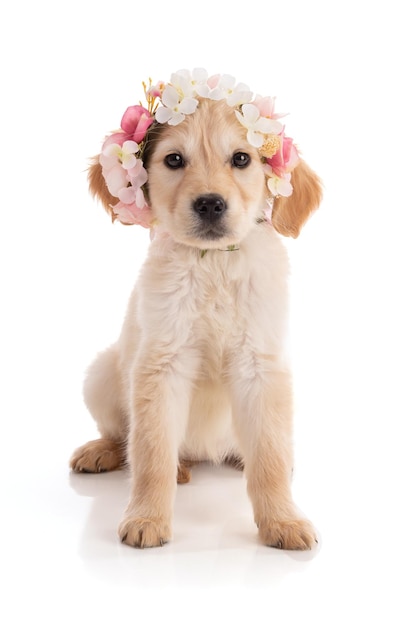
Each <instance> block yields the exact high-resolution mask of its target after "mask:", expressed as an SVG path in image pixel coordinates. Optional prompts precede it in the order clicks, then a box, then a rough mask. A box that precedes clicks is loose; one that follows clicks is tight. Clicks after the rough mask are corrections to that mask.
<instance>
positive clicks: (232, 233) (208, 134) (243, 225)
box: [145, 100, 268, 249]
mask: <svg viewBox="0 0 404 626" xmlns="http://www.w3.org/2000/svg"><path fill="white" fill-rule="evenodd" d="M150 146H151V148H150V150H149V152H148V153H146V155H145V162H146V163H145V164H146V167H147V172H148V177H149V179H148V198H149V203H150V205H151V207H152V210H153V213H154V215H155V216H156V217H157V219H158V222H159V224H161V226H162V227H163V229H164V230H166V231H167V232H168V233H170V235H171V236H172V237H173V238H174V239H176V240H177V241H179V242H181V243H184V244H187V245H191V246H195V247H198V248H201V249H207V248H221V247H223V246H224V247H226V246H228V245H233V244H236V243H237V242H240V241H241V240H242V239H243V238H244V237H245V236H246V234H247V233H248V231H249V230H250V228H251V227H252V225H253V224H254V222H255V220H256V218H257V217H258V216H259V215H261V213H262V209H263V207H264V206H265V199H266V197H267V196H268V191H267V188H266V184H265V175H264V171H263V168H262V163H261V160H260V157H259V155H258V151H257V150H256V149H255V148H253V147H252V146H251V145H250V144H249V143H248V141H247V139H246V129H245V128H243V126H242V125H241V124H240V123H239V122H238V120H237V118H236V116H235V114H234V110H233V109H232V108H231V107H229V106H228V105H227V104H226V103H225V102H223V101H219V102H216V101H213V100H201V102H200V104H199V106H198V109H197V110H196V111H195V113H193V114H192V115H187V116H186V119H185V120H184V121H183V122H181V124H179V125H178V126H169V125H164V127H160V128H159V129H158V132H157V133H156V136H155V138H153V136H151V138H150Z"/></svg>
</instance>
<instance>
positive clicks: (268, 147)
mask: <svg viewBox="0 0 404 626" xmlns="http://www.w3.org/2000/svg"><path fill="white" fill-rule="evenodd" d="M280 147H281V138H280V137H279V136H278V135H265V140H264V143H263V144H262V146H261V148H260V149H259V153H260V155H261V156H263V157H265V158H266V159H271V158H272V157H273V156H274V155H275V154H276V153H277V152H278V150H279V148H280Z"/></svg>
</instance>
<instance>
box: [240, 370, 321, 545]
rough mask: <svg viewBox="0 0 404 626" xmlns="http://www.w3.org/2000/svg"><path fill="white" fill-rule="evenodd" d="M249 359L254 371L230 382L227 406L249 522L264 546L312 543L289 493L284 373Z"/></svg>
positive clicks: (312, 535) (288, 420)
mask: <svg viewBox="0 0 404 626" xmlns="http://www.w3.org/2000/svg"><path fill="white" fill-rule="evenodd" d="M264 360H265V359H264ZM252 362H255V365H256V367H254V368H253V369H254V370H255V371H254V374H253V375H252V376H251V377H249V378H248V380H245V378H244V380H242V379H240V378H238V380H237V381H233V382H234V384H233V407H234V417H235V426H236V430H237V432H238V435H239V437H240V445H241V447H242V451H243V453H244V461H245V473H246V477H247V489H248V494H249V496H250V499H251V501H252V504H253V509H254V518H255V522H256V524H257V526H258V529H259V536H260V538H261V540H262V541H263V543H265V544H266V545H268V546H273V547H276V548H284V549H286V550H305V549H308V548H311V547H312V546H313V545H314V543H315V542H316V535H315V531H314V529H313V527H312V525H311V524H310V522H309V521H307V520H305V519H302V517H301V515H300V514H299V512H298V511H297V509H296V507H295V505H294V503H293V500H292V495H291V488H290V481H291V474H292V442H291V422H292V401H291V383H290V375H289V373H287V372H284V371H268V370H267V371H266V368H265V365H264V366H263V367H260V366H259V359H257V358H254V360H253V361H252ZM257 362H258V365H257ZM243 371H244V375H245V371H246V369H245V368H244V369H243ZM240 381H241V382H240Z"/></svg>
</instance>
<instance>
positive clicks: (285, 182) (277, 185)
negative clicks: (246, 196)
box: [264, 165, 293, 198]
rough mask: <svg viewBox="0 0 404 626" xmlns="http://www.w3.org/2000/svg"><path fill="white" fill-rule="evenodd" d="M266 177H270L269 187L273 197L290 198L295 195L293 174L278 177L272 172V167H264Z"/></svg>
mask: <svg viewBox="0 0 404 626" xmlns="http://www.w3.org/2000/svg"><path fill="white" fill-rule="evenodd" d="M264 172H265V175H266V176H267V177H268V180H267V187H268V189H269V191H270V192H271V194H272V195H273V196H275V197H276V196H284V197H285V198H288V197H289V196H291V195H292V193H293V187H292V183H291V182H290V180H291V174H284V175H283V176H282V177H280V176H276V174H274V173H273V172H272V168H271V166H270V165H264Z"/></svg>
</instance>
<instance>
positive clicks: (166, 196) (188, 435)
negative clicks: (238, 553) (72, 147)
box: [71, 95, 321, 550]
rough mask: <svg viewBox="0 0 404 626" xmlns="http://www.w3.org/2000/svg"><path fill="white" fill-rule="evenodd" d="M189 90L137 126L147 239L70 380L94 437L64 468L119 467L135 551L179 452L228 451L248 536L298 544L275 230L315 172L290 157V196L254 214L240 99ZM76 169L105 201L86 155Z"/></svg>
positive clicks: (307, 544) (167, 500)
mask: <svg viewBox="0 0 404 626" xmlns="http://www.w3.org/2000/svg"><path fill="white" fill-rule="evenodd" d="M194 100H196V101H197V105H196V108H195V110H194V111H193V112H192V113H191V114H187V115H183V118H184V119H182V120H181V123H173V124H170V123H158V122H156V120H155V119H154V117H153V119H152V123H151V124H150V127H149V128H148V129H147V134H146V138H145V141H144V144H143V151H142V163H143V165H144V168H145V170H146V171H147V177H148V179H147V183H146V184H145V185H144V187H143V189H144V193H145V198H146V201H147V209H148V210H150V215H151V217H152V226H153V230H154V237H153V239H152V241H151V244H150V249H149V253H148V257H147V259H146V261H145V263H144V265H143V268H142V271H141V274H140V277H139V280H138V282H137V285H136V286H135V289H134V291H133V293H132V296H131V298H130V302H129V307H128V311H127V315H126V318H125V321H124V324H123V328H122V332H121V335H120V337H119V339H118V341H117V342H116V343H115V344H114V345H113V346H111V347H109V348H108V349H107V350H106V351H104V352H102V353H101V354H99V356H98V357H97V358H96V360H95V362H94V363H93V364H92V365H91V366H90V368H89V370H88V374H87V377H86V380H85V385H84V398H85V402H86V404H87V407H88V409H89V411H90V412H91V414H92V416H93V418H94V419H95V421H96V423H97V426H98V429H99V432H100V434H101V438H100V439H98V440H96V441H90V442H88V443H87V444H85V445H84V446H82V447H81V448H79V449H78V450H76V452H75V453H74V455H73V457H72V459H71V468H72V469H73V470H74V471H76V472H102V471H110V470H114V469H117V468H120V467H123V466H127V465H128V466H129V468H130V470H131V477H132V484H131V495H130V501H129V504H128V507H127V510H126V513H125V516H124V519H123V521H122V523H121V525H120V527H119V536H120V538H121V541H122V542H124V543H126V544H128V545H130V546H136V547H142V548H143V547H152V546H162V545H163V544H164V543H166V542H167V541H169V540H170V538H171V535H172V528H171V520H172V514H173V505H174V498H175V491H176V483H177V481H178V482H186V481H188V480H189V478H190V469H189V468H190V466H191V465H192V464H193V463H196V462H198V461H206V460H208V461H211V462H213V463H221V462H231V463H233V464H236V465H237V464H238V465H239V466H241V467H243V468H244V472H245V475H246V479H247V489H248V494H249V497H250V500H251V502H252V507H253V511H254V519H255V522H256V524H257V527H258V532H259V536H260V539H261V541H262V542H263V543H264V544H266V545H268V546H274V547H278V548H284V549H289V550H294V549H297V550H300V549H308V548H311V547H312V546H313V544H314V543H315V542H316V535H315V531H314V529H313V527H312V525H311V523H310V522H309V521H307V520H306V519H302V517H301V515H300V513H299V512H298V510H297V508H296V507H295V504H294V502H293V500H292V495H291V488H290V482H291V473H292V388H291V375H290V371H289V367H288V363H287V355H286V334H287V316H288V303H287V276H288V260H287V254H286V252H285V248H284V246H283V243H282V241H281V237H280V236H279V233H280V234H281V235H284V236H292V237H297V236H298V234H299V232H300V229H301V227H302V225H303V224H304V222H305V221H306V220H307V218H308V217H309V215H310V214H311V212H312V211H313V210H314V209H316V208H317V207H318V205H319V203H320V200H321V184H320V182H319V179H318V178H317V176H316V175H315V174H314V173H313V171H311V169H310V168H309V167H308V166H307V165H306V163H305V162H304V161H303V160H301V159H300V160H299V162H298V163H297V164H296V166H295V167H294V169H293V171H292V172H291V175H290V176H289V178H288V180H289V181H290V184H291V186H292V187H293V193H291V194H290V195H287V196H282V197H281V196H280V197H276V198H275V199H274V200H273V210H272V216H271V219H270V220H269V219H268V198H269V196H271V195H273V194H271V193H270V192H269V189H268V184H267V182H268V179H267V176H266V172H265V168H264V167H263V156H262V151H260V149H259V148H257V147H255V146H253V145H252V144H251V135H250V140H249V139H248V132H249V131H248V129H247V127H246V125H243V123H240V119H239V117H238V116H237V115H235V111H238V112H239V111H240V106H239V105H237V106H230V105H229V103H228V102H227V101H226V100H225V99H221V100H220V99H214V98H208V97H199V96H198V95H196V97H195V98H194ZM163 102H164V101H163ZM173 110H174V109H173ZM156 117H157V116H156ZM250 130H251V129H250ZM122 158H123V157H122ZM101 160H102V159H101ZM89 181H90V188H91V191H92V192H93V194H95V195H96V196H97V197H98V198H100V199H101V201H102V203H103V204H104V206H105V207H106V208H107V210H109V211H110V212H111V213H112V214H114V208H113V207H114V204H115V205H116V202H117V198H116V197H115V196H113V195H112V194H111V190H110V189H108V186H107V184H106V180H105V176H104V175H103V169H102V164H100V162H99V158H96V159H95V160H94V162H93V164H92V165H91V168H90V173H89ZM122 221H125V220H124V219H123V220H122Z"/></svg>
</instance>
